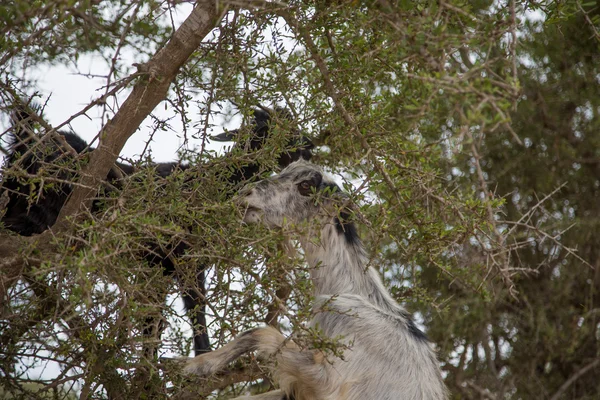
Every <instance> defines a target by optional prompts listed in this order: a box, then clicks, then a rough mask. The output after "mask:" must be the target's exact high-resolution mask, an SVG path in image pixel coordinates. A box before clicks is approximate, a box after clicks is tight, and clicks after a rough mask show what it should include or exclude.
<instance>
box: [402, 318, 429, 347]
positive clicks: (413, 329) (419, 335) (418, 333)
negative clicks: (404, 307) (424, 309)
mask: <svg viewBox="0 0 600 400" xmlns="http://www.w3.org/2000/svg"><path fill="white" fill-rule="evenodd" d="M406 317H407V318H406V328H407V330H408V333H410V334H411V335H412V336H413V337H414V338H415V339H416V340H417V341H420V342H428V341H429V339H428V338H427V335H426V334H425V333H424V332H423V331H422V330H420V329H419V328H418V327H417V325H416V324H415V321H413V319H412V317H411V316H410V314H408V313H407V315H406Z"/></svg>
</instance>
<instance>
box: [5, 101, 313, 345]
mask: <svg viewBox="0 0 600 400" xmlns="http://www.w3.org/2000/svg"><path fill="white" fill-rule="evenodd" d="M18 103H20V104H18V105H17V106H16V110H15V112H14V113H13V128H12V131H11V139H12V140H11V142H12V145H11V147H10V153H9V156H8V157H7V160H6V162H5V165H4V170H5V173H4V176H3V181H2V184H1V187H0V191H1V192H3V196H7V198H8V199H7V200H8V201H7V204H6V207H5V210H4V214H3V215H2V216H1V217H0V222H2V224H3V225H4V227H5V228H7V229H9V230H11V231H13V232H15V233H17V234H19V235H22V236H31V235H34V234H39V233H42V232H44V231H45V230H47V229H49V228H51V227H52V225H53V224H54V223H55V222H56V219H57V217H58V215H59V213H60V210H61V208H62V207H63V205H64V204H65V202H66V200H67V198H68V197H69V194H70V193H71V191H72V185H71V184H70V183H69V181H71V180H72V179H73V178H74V173H71V172H67V171H65V170H63V169H62V168H63V167H64V166H65V164H66V163H67V162H68V161H71V162H72V161H74V160H75V158H77V157H80V156H83V155H85V153H88V152H91V151H94V150H93V149H92V148H90V147H89V146H88V144H87V143H86V142H85V141H84V140H83V139H81V138H80V137H79V136H77V135H76V134H75V133H72V132H65V131H60V132H51V133H48V134H46V135H43V136H37V135H35V134H34V123H33V122H34V119H35V120H41V117H38V116H36V115H35V111H34V110H33V109H32V108H31V107H27V106H24V105H23V103H22V102H18ZM274 114H277V115H278V116H279V115H282V116H283V117H284V118H289V114H286V112H285V110H283V109H276V110H269V109H266V108H264V107H261V108H257V109H255V110H254V119H253V123H252V124H251V126H250V127H241V128H240V129H236V130H234V131H230V132H226V133H223V134H220V135H217V136H215V137H213V139H215V140H217V141H229V140H234V139H235V138H236V137H237V136H238V135H239V133H240V131H241V130H250V131H251V134H250V138H249V140H248V143H247V144H246V145H245V147H243V148H242V150H244V151H256V150H258V149H259V148H260V147H261V146H262V145H263V143H264V142H265V140H266V139H267V136H268V135H269V131H270V128H271V123H272V119H273V117H274V116H275V115H274ZM248 128H249V129H248ZM65 144H67V145H68V146H67V145H65ZM243 145H244V144H242V143H236V144H235V145H234V147H236V146H237V147H240V146H243ZM288 145H289V146H288V147H287V151H284V152H282V153H281V155H280V156H279V158H278V163H279V165H280V167H285V166H287V165H288V164H290V163H291V162H292V161H294V160H298V159H299V158H305V159H310V157H311V151H310V150H311V149H312V147H313V145H312V143H311V142H310V140H309V139H308V138H306V137H304V136H302V135H301V134H300V132H299V131H298V130H297V129H294V130H293V131H292V132H291V135H290V139H289V140H288ZM73 150H74V152H75V153H77V154H74V153H73ZM49 166H50V167H51V168H55V169H56V170H57V171H58V172H57V174H56V177H57V178H58V182H54V183H53V185H52V186H51V187H40V186H41V185H40V184H39V183H34V182H35V180H33V179H31V180H30V178H33V177H35V176H36V175H37V174H38V173H39V172H40V170H41V169H42V168H45V169H48V168H49ZM61 166H62V167H61ZM152 167H153V168H154V169H155V171H156V174H157V175H158V176H160V177H167V176H169V175H171V174H172V173H173V172H174V171H175V170H178V169H179V170H182V171H184V170H187V169H189V168H192V167H191V166H190V165H187V164H181V163H156V164H153V165H152ZM10 168H13V169H17V170H20V171H24V172H25V174H26V175H25V178H26V179H23V174H16V175H14V174H11V173H8V172H6V171H8V170H9V169H10ZM260 170H261V168H260V165H259V164H258V163H256V162H255V163H250V164H247V165H243V166H241V167H240V168H238V169H236V170H235V171H234V172H233V174H232V175H231V176H230V177H229V181H228V183H229V184H230V185H229V186H230V187H231V189H232V191H233V187H234V186H235V185H236V184H239V183H240V182H245V181H248V180H251V179H253V178H254V177H255V176H257V175H258V174H259V172H260ZM134 172H135V168H134V167H133V166H131V165H128V164H125V163H120V162H118V163H117V164H116V165H115V167H114V168H112V169H111V170H110V172H109V174H108V176H107V179H106V180H107V182H108V184H109V185H110V186H111V187H112V188H117V189H118V188H119V187H120V186H121V178H122V177H123V176H125V177H127V176H130V175H132V174H133V173H134ZM34 196H39V197H34ZM99 207H100V205H99V203H94V205H93V211H94V210H96V211H97V209H98V208H99ZM187 248H188V245H187V244H185V243H184V242H180V243H179V244H177V245H175V246H174V248H172V249H167V250H168V251H167V252H165V251H161V250H160V249H159V248H152V245H151V244H150V249H149V252H148V253H147V254H145V255H144V258H145V259H146V260H147V261H148V263H149V264H150V265H156V266H160V267H162V269H163V273H164V274H165V275H174V274H176V271H175V262H174V259H173V257H175V258H176V257H179V256H181V255H183V253H184V252H185V251H186V250H187ZM196 287H197V288H199V289H200V290H199V291H198V290H195V289H184V288H182V297H183V301H184V306H185V309H186V311H187V312H188V313H192V311H194V310H195V311H194V312H193V313H192V315H191V322H192V326H193V327H194V332H195V334H194V351H195V353H196V354H201V353H203V352H207V351H210V343H209V338H208V334H207V332H206V316H205V310H206V305H205V304H204V294H205V275H204V270H200V271H198V273H197V282H196ZM155 322H156V321H155V320H154V319H149V320H148V321H147V324H146V326H145V327H144V329H143V334H144V336H146V337H148V336H154V335H155V334H156V333H157V329H160V328H158V326H157V325H158V324H156V323H155Z"/></svg>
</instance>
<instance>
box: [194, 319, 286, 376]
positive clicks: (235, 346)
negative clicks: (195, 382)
mask: <svg viewBox="0 0 600 400" xmlns="http://www.w3.org/2000/svg"><path fill="white" fill-rule="evenodd" d="M284 345H285V337H284V336H283V335H282V334H281V333H279V332H278V331H277V330H276V329H275V328H272V327H265V328H256V329H251V330H249V331H246V332H244V333H242V334H241V335H239V336H238V337H236V338H235V339H233V340H232V341H231V342H229V343H227V344H226V345H224V346H223V347H221V348H219V349H217V350H215V351H212V352H210V353H206V354H201V355H199V356H196V357H194V358H193V359H192V360H190V361H188V362H187V364H186V366H185V367H184V368H183V370H184V372H185V373H187V374H191V375H199V376H209V375H212V374H215V373H217V372H219V371H222V370H223V369H225V367H227V365H228V364H229V363H231V362H233V361H235V360H237V359H238V358H239V357H241V356H242V355H244V354H246V353H250V352H252V351H258V352H259V353H260V354H261V355H264V356H269V355H272V354H275V353H276V352H277V351H279V350H281V349H282V347H284Z"/></svg>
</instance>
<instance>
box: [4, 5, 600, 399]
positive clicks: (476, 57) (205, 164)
mask: <svg viewBox="0 0 600 400" xmlns="http://www.w3.org/2000/svg"><path fill="white" fill-rule="evenodd" d="M239 3H240V2H232V3H231V4H228V2H223V4H225V6H227V7H229V8H227V9H225V8H224V9H221V10H220V11H222V19H221V20H220V22H219V23H218V25H217V26H216V27H215V29H214V30H213V31H212V33H211V34H210V35H209V36H208V37H207V38H206V39H205V40H204V41H203V42H202V43H201V45H200V46H199V47H198V49H197V50H196V52H195V53H194V54H192V56H191V57H190V58H189V60H188V62H187V63H186V64H185V65H184V66H183V68H182V69H181V70H180V72H179V74H178V75H177V77H176V79H175V81H174V83H173V84H172V85H171V87H170V91H169V93H168V96H167V99H166V100H165V106H166V105H168V107H169V108H171V109H173V110H174V112H175V113H176V114H177V115H178V118H179V119H181V121H182V123H183V125H184V136H185V138H186V139H187V138H190V137H196V138H199V139H200V140H201V141H202V143H204V141H205V140H206V138H207V136H206V135H207V132H208V127H209V126H210V121H211V118H212V116H214V115H218V114H220V113H221V110H223V109H225V110H226V111H225V113H227V112H228V110H229V108H227V107H224V106H223V104H224V103H223V102H226V101H232V102H235V104H238V105H239V107H240V109H241V110H242V112H245V113H248V112H249V109H250V107H252V106H254V105H255V104H258V103H262V104H279V105H283V106H285V107H287V108H288V109H289V110H290V111H291V114H292V115H293V117H294V121H293V123H294V124H295V123H298V124H299V125H300V126H301V127H302V128H303V130H304V132H306V133H307V134H308V135H310V136H311V137H312V138H313V140H314V141H315V143H317V144H318V145H319V146H318V149H317V151H316V155H315V159H314V161H315V162H317V163H319V164H322V165H324V166H326V167H327V168H328V170H329V171H331V172H332V173H335V174H336V175H337V176H338V178H339V179H340V181H342V182H343V183H344V186H345V188H346V190H348V191H350V192H351V193H352V195H353V200H354V201H355V202H356V204H357V205H358V207H357V210H358V212H357V221H358V223H359V225H360V231H361V235H362V237H363V238H364V240H365V242H366V244H367V247H368V248H369V250H370V254H371V257H372V264H373V265H377V266H379V269H380V272H381V273H382V274H383V276H384V277H385V279H386V284H387V285H388V286H389V287H391V291H392V293H393V294H394V296H395V297H396V298H397V299H398V300H399V301H401V302H403V303H405V304H406V305H407V308H408V309H409V310H410V311H411V312H415V313H416V314H415V315H416V317H417V319H418V320H419V322H421V323H422V324H423V325H424V326H425V328H426V330H427V333H428V335H429V337H430V338H431V339H432V341H433V342H434V343H435V344H436V345H437V347H438V348H439V357H440V362H441V364H442V368H443V370H444V373H445V374H446V383H447V385H448V387H449V388H450V390H451V392H452V396H453V398H456V399H459V398H474V399H475V398H493V399H500V398H511V399H513V398H514V399H519V398H522V399H529V398H551V399H559V398H573V399H592V398H596V397H597V396H598V393H599V392H600V386H599V383H598V382H600V380H599V379H598V374H599V372H600V358H599V357H600V354H599V353H598V326H599V325H598V324H599V320H598V312H597V310H598V309H599V303H598V299H597V296H596V290H597V288H598V286H599V285H600V280H599V279H600V278H599V275H598V272H597V271H598V267H599V266H600V263H599V262H598V260H599V254H598V250H597V248H598V246H597V242H598V240H597V239H598V232H599V231H598V227H597V225H598V221H597V215H600V214H599V212H597V208H598V204H599V203H598V201H597V196H598V194H599V193H598V190H599V187H600V184H599V182H600V175H599V170H598V166H599V165H600V161H599V160H600V158H599V154H597V153H598V150H597V149H598V148H599V147H598V143H597V142H598V135H595V134H594V133H595V132H596V131H597V129H598V119H597V117H596V114H597V112H598V111H597V110H598V107H599V106H600V105H599V104H597V103H598V102H599V101H600V93H598V90H599V89H598V82H597V77H598V76H599V75H598V72H599V71H598V70H597V69H598V65H600V63H598V61H599V60H598V56H597V54H599V53H598V45H599V41H598V39H599V38H600V36H599V35H598V31H597V25H598V23H597V21H598V18H599V17H598V15H600V14H599V11H598V9H597V7H596V8H594V7H595V6H591V5H587V4H580V3H574V5H569V6H563V5H562V4H561V2H557V3H556V4H555V3H554V2H547V3H536V4H533V5H532V4H530V3H531V2H516V1H506V2H505V1H500V2H492V1H485V0H480V1H470V2H465V1H444V2H441V1H440V2H431V1H410V2H409V1H399V0H398V1H396V0H391V1H388V0H379V1H372V0H362V1H360V0H359V1H356V0H330V1H327V0H316V1H315V0H313V1H300V0H294V1H290V2H289V4H288V5H283V4H282V3H280V2H262V1H261V2H258V1H256V2H247V4H245V5H244V6H241V5H240V4H239ZM203 6H204V2H202V1H199V2H198V3H197V7H203ZM532 7H535V9H534V10H535V11H537V12H538V13H540V14H541V15H543V19H542V20H538V21H534V20H532V19H531V17H530V12H531V11H532ZM189 9H190V8H189V5H188V4H186V3H177V2H165V3H162V2H154V1H132V2H121V1H82V2H78V1H66V0H65V1H59V2H56V1H52V2H44V1H37V2H23V1H19V0H17V1H13V2H9V3H6V4H3V5H1V6H0V19H2V21H3V24H0V33H1V35H0V37H1V38H2V39H0V60H2V62H0V65H2V67H1V68H2V70H1V71H0V78H1V79H2V82H1V84H2V88H3V89H2V93H1V94H0V98H1V99H2V100H3V101H4V103H5V105H7V106H8V105H9V104H10V103H11V99H12V98H13V97H14V96H15V95H17V96H21V97H27V95H25V93H28V94H29V95H31V93H33V92H34V91H35V82H34V81H31V80H30V78H29V73H30V71H31V70H34V69H35V68H36V67H39V66H41V65H45V64H47V63H66V64H68V63H75V62H76V61H77V59H78V58H79V57H82V56H83V55H85V54H96V55H100V56H101V57H102V58H103V59H104V60H105V62H106V68H107V70H108V71H109V72H108V73H107V75H106V87H104V88H103V92H104V93H105V97H103V98H102V101H96V102H94V103H92V104H91V106H94V107H103V108H104V109H105V112H106V114H107V115H108V116H109V117H112V116H113V115H114V113H115V112H117V111H118V109H119V102H118V101H117V100H116V99H115V97H114V95H115V94H116V93H119V92H122V91H126V90H127V89H130V88H131V87H132V85H134V84H135V83H136V82H139V81H140V80H144V79H146V80H148V81H152V79H154V77H153V76H152V75H151V76H150V77H147V76H142V75H143V74H140V72H139V71H138V72H137V73H136V72H135V71H134V70H133V68H132V66H131V65H129V64H128V63H127V62H125V61H123V60H124V59H129V58H127V57H125V56H123V57H121V56H122V55H127V54H133V59H134V60H135V61H137V62H140V63H143V62H147V61H148V59H149V58H150V57H151V56H152V55H153V54H154V52H155V51H157V49H160V48H162V47H163V46H164V45H165V43H167V42H168V41H169V39H170V38H171V34H172V33H173V32H174V31H175V29H176V26H175V25H174V23H173V22H172V20H171V18H170V16H172V15H173V14H172V13H174V12H175V11H179V12H181V11H182V10H184V11H187V12H189ZM528 13H529V14H528ZM130 58H131V57H130ZM43 101H45V99H42V102H43ZM50 101H51V100H50ZM160 107H162V105H161V106H160ZM81 114H84V112H82V113H81ZM106 120H108V118H107V119H105V121H106ZM68 122H69V121H65V124H66V123H68ZM290 124H292V122H289V121H287V122H286V121H279V124H278V125H277V126H276V127H274V133H275V134H274V135H272V136H271V137H270V138H269V140H268V142H267V145H266V146H265V147H264V148H263V149H261V150H260V151H258V152H257V153H256V154H252V155H251V156H247V155H241V154H233V155H230V156H227V157H217V156H216V155H215V154H212V153H211V152H209V151H208V150H206V148H205V147H204V144H202V145H201V147H200V148H199V149H198V148H196V149H194V151H193V152H191V153H185V154H184V155H183V156H184V158H186V159H188V160H187V161H188V162H190V163H191V164H192V165H194V168H191V169H189V170H187V171H186V172H185V173H183V172H182V173H180V174H174V175H173V176H171V177H169V178H168V179H162V178H157V177H156V176H155V174H154V173H153V172H152V171H151V169H146V168H143V167H141V168H140V170H139V172H138V174H137V175H135V176H134V177H132V178H131V179H129V180H128V181H127V185H126V187H125V188H124V190H122V192H119V194H118V195H116V194H115V193H111V192H110V191H108V192H106V193H102V192H101V194H100V195H99V197H100V198H101V200H102V202H103V203H104V207H103V208H102V212H101V213H86V215H85V218H83V219H80V220H78V221H77V223H75V224H73V225H71V226H70V227H69V229H68V230H66V231H64V232H59V234H57V235H56V236H55V237H54V238H53V239H52V240H53V242H52V246H54V247H53V249H54V250H53V251H45V249H46V247H42V246H39V245H37V244H36V243H35V242H26V243H25V244H24V245H23V246H22V254H24V257H25V259H26V260H28V262H29V263H31V265H32V267H31V268H29V269H28V271H27V273H26V274H23V276H22V277H21V279H19V280H18V282H16V283H15V282H12V286H11V287H10V289H9V291H8V292H7V299H9V301H5V302H3V305H2V323H1V325H0V335H1V336H2V342H3V343H9V344H10V345H9V346H5V347H3V349H2V350H1V351H0V369H1V371H2V372H1V373H0V386H2V387H3V388H4V390H5V391H6V392H10V393H11V395H12V396H13V397H14V398H19V396H20V397H23V398H46V397H47V396H46V394H45V393H42V394H40V393H38V388H37V387H33V388H32V387H31V386H27V385H23V383H25V382H29V380H30V377H28V373H33V370H34V366H35V365H42V364H44V363H46V362H48V361H49V360H50V361H52V362H54V364H52V365H55V366H57V367H56V368H58V369H59V370H60V373H58V374H56V375H54V376H52V377H50V378H46V377H44V376H43V374H42V377H43V379H45V381H42V383H43V384H46V385H48V386H47V387H48V388H49V389H47V390H46V392H47V393H49V392H50V390H51V389H50V388H52V387H58V386H60V387H61V390H63V389H65V388H67V389H65V391H64V393H63V392H62V391H59V392H60V394H57V395H55V398H57V397H58V398H61V396H66V397H62V398H69V396H73V395H74V394H75V393H76V394H77V396H81V397H82V398H85V397H86V396H87V397H91V398H106V397H117V398H118V397H119V396H121V398H163V397H171V396H175V395H178V396H181V394H182V393H186V391H188V390H192V389H191V386H194V385H190V383H189V382H187V381H186V380H184V379H183V378H182V377H181V376H180V374H179V372H178V366H177V365H176V364H170V363H166V362H164V360H160V359H156V358H152V357H144V356H142V355H141V348H142V345H141V341H143V340H144V339H143V337H142V335H141V333H140V329H141V325H142V323H143V321H144V320H145V319H146V318H147V317H148V316H152V315H154V316H156V315H161V313H162V314H163V315H165V318H166V320H167V321H169V323H170V329H169V332H168V334H167V335H163V338H162V340H161V342H160V345H161V352H165V351H170V352H172V353H176V354H180V355H181V354H189V351H190V340H189V335H188V334H187V333H186V330H187V329H188V328H187V325H186V324H187V322H186V317H185V316H184V315H181V313H180V312H179V311H177V310H176V309H173V307H171V306H169V305H168V306H165V304H164V299H165V296H166V295H167V294H169V293H170V294H172V293H174V292H175V289H174V288H175V285H176V284H175V282H173V279H172V278H170V277H165V276H163V274H162V273H161V271H159V270H157V269H153V268H149V267H148V265H147V262H146V261H147V260H144V258H143V257H142V256H140V254H141V253H142V251H141V250H142V249H144V248H146V247H148V244H149V243H158V244H160V245H161V246H162V247H163V248H165V249H168V248H172V246H174V245H176V244H177V243H179V242H180V241H185V242H186V243H189V244H190V245H191V250H190V251H188V252H187V253H186V255H185V256H184V257H181V258H180V259H178V260H177V262H178V268H179V270H180V271H179V276H180V278H179V281H180V282H179V283H178V284H179V285H184V286H188V287H189V286H193V285H194V284H195V283H194V282H195V279H194V278H195V271H196V269H197V268H198V267H199V266H201V265H209V271H210V277H211V278H210V282H209V288H210V292H209V295H208V303H209V305H210V311H209V314H210V315H211V323H210V326H209V329H210V332H211V339H212V340H213V343H215V344H222V343H224V342H227V341H228V340H229V339H230V338H231V337H232V336H235V335H236V334H238V333H240V332H242V331H243V330H244V329H247V328H249V327H253V326H256V325H257V324H258V323H260V322H265V321H266V322H271V323H273V321H272V318H273V316H276V317H277V318H276V319H275V324H278V325H279V326H280V327H281V328H282V329H283V330H285V331H286V332H287V333H290V334H294V335H295V336H296V337H298V341H299V342H300V343H302V344H303V345H307V346H313V347H314V346H321V347H324V348H327V349H332V354H335V352H336V349H335V343H329V342H324V341H323V338H318V337H315V335H314V332H310V331H308V330H306V328H305V327H304V326H303V321H305V320H306V318H307V316H308V314H309V312H310V303H311V295H310V283H309V282H308V280H307V273H306V271H305V266H304V265H303V264H302V262H301V257H296V258H294V259H292V258H290V257H289V254H287V252H283V251H281V250H282V249H281V247H280V246H278V245H277V243H280V242H281V241H282V237H281V235H280V234H279V233H269V232H267V231H266V230H263V229H261V228H260V227H247V226H242V225H240V223H239V220H240V215H239V211H238V210H237V208H236V206H235V204H233V202H232V201H231V199H230V198H228V196H226V193H227V191H228V189H227V188H226V187H225V185H224V179H223V176H225V175H227V174H228V173H231V171H232V170H233V169H234V168H235V166H236V165H240V164H241V163H246V162H248V160H249V158H251V159H257V160H260V161H261V162H263V164H264V165H265V166H266V167H265V170H268V169H269V168H267V167H273V166H274V157H273V154H274V153H277V152H279V151H281V149H282V146H283V145H284V143H285V135H286V132H288V131H289V129H290ZM168 125H169V121H166V120H160V118H159V117H157V116H154V120H153V126H154V128H155V131H156V130H158V129H166V127H167V126H168ZM46 128H47V127H45V126H42V127H40V130H41V131H44V130H45V129H46ZM188 133H189V134H188ZM152 134H153V133H151V134H150V135H152ZM10 173H16V172H14V171H13V172H11V171H4V172H3V174H4V176H8V174H10ZM283 236H285V234H283ZM0 240H6V241H9V240H13V241H14V240H17V238H15V237H14V236H11V235H10V234H8V233H6V234H3V236H1V237H0ZM575 249H576V250H577V251H575ZM3 282H7V281H6V280H4V279H3ZM3 301H4V299H3ZM155 340H158V338H155ZM249 364H250V365H253V361H252V360H250V362H249ZM38 376H39V374H38ZM244 381H248V382H251V383H250V384H247V385H245V384H240V383H239V382H233V383H235V385H233V386H229V387H227V388H224V387H218V385H216V386H215V385H214V382H213V383H211V384H209V383H206V382H204V383H203V384H204V385H205V386H206V387H203V386H202V384H201V385H198V383H196V384H195V385H196V386H200V389H199V390H200V392H201V393H206V392H210V391H211V390H212V389H214V388H217V387H218V388H219V389H220V391H219V392H215V393H220V394H219V395H220V396H222V397H223V398H226V397H228V396H230V395H231V394H236V393H242V392H245V391H260V390H264V389H266V388H268V386H269V384H270V383H269V377H268V375H266V374H265V372H264V371H258V372H257V371H256V370H254V375H252V376H251V378H248V379H245V380H244ZM257 382H258V383H257ZM211 385H213V386H211ZM68 388H70V390H69V389H68ZM57 393H58V392H57ZM117 394H118V396H117Z"/></svg>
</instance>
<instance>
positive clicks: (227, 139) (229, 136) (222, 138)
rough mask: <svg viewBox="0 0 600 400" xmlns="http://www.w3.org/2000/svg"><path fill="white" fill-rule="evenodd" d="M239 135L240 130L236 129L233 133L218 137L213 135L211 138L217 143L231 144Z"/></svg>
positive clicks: (221, 134)
mask: <svg viewBox="0 0 600 400" xmlns="http://www.w3.org/2000/svg"><path fill="white" fill-rule="evenodd" d="M237 134H238V129H235V130H233V131H227V132H222V133H219V134H218V135H211V136H210V138H211V139H212V140H214V141H215V142H231V141H232V140H234V139H235V137H236V136H237Z"/></svg>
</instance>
